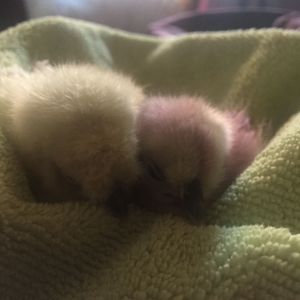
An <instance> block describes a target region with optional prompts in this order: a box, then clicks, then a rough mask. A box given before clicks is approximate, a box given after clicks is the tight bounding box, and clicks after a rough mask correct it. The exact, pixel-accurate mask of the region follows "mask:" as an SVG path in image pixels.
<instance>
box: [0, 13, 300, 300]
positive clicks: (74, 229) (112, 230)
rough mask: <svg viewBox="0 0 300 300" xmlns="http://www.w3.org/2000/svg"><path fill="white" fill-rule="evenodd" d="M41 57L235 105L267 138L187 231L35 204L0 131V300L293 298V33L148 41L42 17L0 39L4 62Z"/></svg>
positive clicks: (296, 136) (93, 210)
mask: <svg viewBox="0 0 300 300" xmlns="http://www.w3.org/2000/svg"><path fill="white" fill-rule="evenodd" d="M44 59H47V60H48V61H49V62H50V63H62V62H68V61H76V62H90V63H93V64H97V65H99V66H104V67H108V68H113V69H115V70H118V71H121V72H123V73H125V74H129V75H130V76H132V77H133V78H134V79H135V80H136V81H137V82H138V83H139V84H141V85H142V86H144V87H145V89H146V91H147V92H149V93H160V94H166V93H171V94H175V95H176V94H180V93H188V94H192V95H205V96H206V97H207V98H208V99H209V100H210V101H212V102H214V103H219V104H220V105H221V106H223V105H224V106H232V105H234V106H242V105H246V106H247V107H248V108H249V111H250V114H251V116H252V117H253V120H254V121H255V122H261V121H266V122H268V123H270V124H271V127H272V128H273V130H274V132H275V136H274V138H273V139H272V140H271V141H270V143H269V144H268V146H267V147H266V148H265V150H264V151H263V152H262V153H261V154H260V155H259V156H258V157H257V159H256V160H255V162H254V163H253V164H252V165H251V166H250V167H249V168H248V169H247V170H246V171H245V172H244V173H243V174H242V175H241V176H240V177H239V178H238V179H237V180H236V182H235V183H234V184H233V185H232V186H231V187H230V188H229V189H228V191H227V192H226V193H225V194H224V196H223V197H222V198H221V199H219V200H218V202H217V204H216V206H215V207H214V208H213V209H212V210H211V211H210V212H209V214H208V217H207V219H206V220H205V224H203V225H200V226H194V225H191V224H189V223H187V222H185V220H184V219H179V218H176V217H173V216H170V215H165V216H158V215H155V214H151V213H148V212H145V211H141V210H138V209H137V208H134V207H133V208H131V209H130V211H129V214H128V216H127V217H124V218H116V217H114V216H111V215H110V214H109V213H107V211H105V210H104V209H103V210H102V209H101V208H99V207H95V206H93V205H92V204H88V203H86V204H85V203H61V204H47V203H36V202H34V200H33V198H32V196H31V194H30V191H29V189H28V185H27V181H26V178H25V176H24V173H23V170H22V168H21V166H20V164H19V163H18V160H17V159H16V156H15V154H14V152H13V149H12V148H11V146H10V144H9V143H8V142H7V140H6V138H5V136H4V135H3V134H1V137H0V178H1V181H0V195H1V196H0V298H1V299H124V300H125V299H128V300H129V299H139V300H142V299H174V300H183V299H211V300H212V299H223V300H226V299H281V300H282V299H293V300H294V299H300V235H299V231H300V222H299V221H298V219H299V218H300V114H297V113H298V111H299V107H300V33H299V32H296V31H282V30H279V29H271V30H258V31H256V30H247V31H233V32H220V33H201V34H190V35H187V36H182V37H176V38H169V39H159V38H153V37H146V36H141V35H135V34H129V33H126V32H122V31H119V30H114V29H110V28H107V27H103V26H100V25H95V24H92V23H87V22H83V21H77V20H71V19H66V18H60V17H50V18H43V19H38V20H34V21H30V22H26V23H23V24H21V25H19V26H17V27H15V28H11V29H8V30H6V31H4V32H2V33H1V34H0V65H1V66H2V67H4V66H10V65H15V64H17V65H20V66H22V67H23V68H24V69H30V67H31V66H32V65H33V64H34V63H35V62H36V61H38V60H44ZM1 101H3V99H1ZM4 102H5V101H4ZM0 104H3V103H2V102H1V103H0ZM0 112H1V119H2V121H3V120H5V105H1V106H0ZM292 116H293V117H292ZM291 117H292V118H291Z"/></svg>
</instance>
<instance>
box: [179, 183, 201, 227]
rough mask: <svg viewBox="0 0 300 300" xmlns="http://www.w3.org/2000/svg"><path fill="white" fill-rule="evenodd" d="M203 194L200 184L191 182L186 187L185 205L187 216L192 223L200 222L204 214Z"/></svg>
mask: <svg viewBox="0 0 300 300" xmlns="http://www.w3.org/2000/svg"><path fill="white" fill-rule="evenodd" d="M202 202H203V194H202V189H201V186H200V184H199V183H198V182H194V181H193V182H191V183H189V184H187V185H186V186H185V189H184V196H183V203H184V204H183V205H184V210H185V213H186V214H187V216H188V217H189V218H190V219H191V220H192V221H198V220H199V219H200V217H201V214H202V209H203V207H202Z"/></svg>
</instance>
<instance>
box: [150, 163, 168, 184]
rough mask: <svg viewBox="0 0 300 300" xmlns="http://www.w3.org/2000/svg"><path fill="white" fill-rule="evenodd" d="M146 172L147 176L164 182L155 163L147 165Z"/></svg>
mask: <svg viewBox="0 0 300 300" xmlns="http://www.w3.org/2000/svg"><path fill="white" fill-rule="evenodd" d="M147 171H148V173H149V175H150V176H151V177H152V178H154V179H155V180H158V181H164V180H165V177H164V174H163V172H162V170H161V169H160V168H159V167H158V166H157V165H156V164H155V163H148V164H147Z"/></svg>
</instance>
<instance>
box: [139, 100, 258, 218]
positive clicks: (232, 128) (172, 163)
mask: <svg viewBox="0 0 300 300" xmlns="http://www.w3.org/2000/svg"><path fill="white" fill-rule="evenodd" d="M137 136H138V140H139V159H140V161H141V163H142V165H143V170H144V171H143V172H142V175H141V176H140V179H139V181H138V182H137V184H136V187H135V200H134V201H135V202H136V203H137V204H138V205H140V206H142V207H145V208H147V209H149V210H152V211H158V212H169V211H172V212H175V213H179V214H182V212H184V214H185V215H188V216H189V217H190V218H191V219H193V220H197V219H199V217H200V215H202V214H203V212H205V210H206V209H207V208H208V207H209V205H210V204H211V203H212V202H213V201H214V200H216V199H217V198H218V197H219V196H220V195H221V194H222V193H223V192H224V191H225V190H226V188H227V187H228V186H229V185H230V184H231V183H232V182H233V181H234V179H235V178H236V177H237V176H238V175H239V174H240V173H241V172H242V171H243V170H244V169H245V168H246V167H247V166H248V165H249V164H250V163H251V162H252V161H253V159H254V158H255V156H256V154H257V153H258V152H259V151H260V150H261V149H262V138H261V132H260V130H256V129H254V128H252V127H251V125H250V120H249V117H248V116H247V114H246V113H245V112H242V111H240V112H233V111H229V112H226V111H225V112H223V111H221V110H218V109H216V108H213V107H212V106H210V105H209V104H208V103H207V102H205V100H204V99H202V98H192V97H188V96H182V97H178V98H172V97H154V98H150V99H148V100H146V101H145V102H144V103H143V104H142V107H141V110H140V112H139V116H138V119H137Z"/></svg>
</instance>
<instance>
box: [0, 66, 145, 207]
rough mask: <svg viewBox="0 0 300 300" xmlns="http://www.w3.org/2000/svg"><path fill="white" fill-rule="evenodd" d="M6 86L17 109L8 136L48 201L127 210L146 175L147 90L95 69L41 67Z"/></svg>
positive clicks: (4, 80)
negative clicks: (142, 115) (140, 151)
mask: <svg viewBox="0 0 300 300" xmlns="http://www.w3.org/2000/svg"><path fill="white" fill-rule="evenodd" d="M0 82H1V94H2V97H3V95H4V96H5V97H7V99H9V101H10V103H11V108H10V122H9V126H8V135H9V137H10V139H11V141H12V142H13V144H14V145H15V148H16V150H17V153H18V154H19V156H20V158H21V160H22V162H23V163H24V166H25V169H26V170H27V172H28V175H29V178H31V186H32V189H33V192H34V194H35V195H36V197H37V198H38V199H39V200H40V201H55V202H56V201H74V200H83V199H89V200H91V201H93V202H97V203H102V202H105V201H106V200H107V199H114V200H112V201H116V203H115V204H116V205H118V204H119V201H120V203H123V199H121V198H122V197H125V195H123V194H122V193H123V191H124V190H126V189H127V187H128V186H130V185H131V184H132V182H133V181H134V180H135V179H136V176H137V174H138V169H139V168H138V163H137V161H136V151H137V139H136V134H135V122H136V115H137V111H138V107H139V105H140V102H141V100H142V99H143V92H142V90H141V89H140V88H139V87H137V86H136V85H135V84H134V83H133V82H132V81H131V80H130V79H129V78H127V77H125V76H122V75H120V74H117V73H116V72H113V71H109V70H102V69H100V68H98V67H96V66H93V65H87V64H78V65H77V64H65V65H59V66H49V65H45V66H44V67H43V66H42V65H40V66H39V67H37V68H35V69H34V70H33V71H32V72H15V75H14V74H10V75H7V76H2V78H1V81H0ZM118 193H119V194H118ZM115 196H116V197H115ZM119 198H120V199H119Z"/></svg>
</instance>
